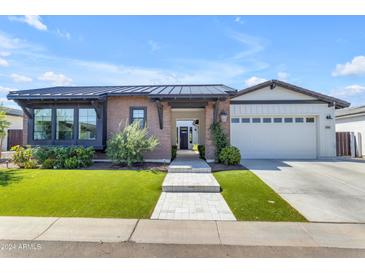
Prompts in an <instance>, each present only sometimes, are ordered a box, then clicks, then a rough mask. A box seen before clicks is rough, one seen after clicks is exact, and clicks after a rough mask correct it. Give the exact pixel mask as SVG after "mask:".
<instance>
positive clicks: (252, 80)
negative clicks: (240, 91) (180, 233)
mask: <svg viewBox="0 0 365 274" xmlns="http://www.w3.org/2000/svg"><path fill="white" fill-rule="evenodd" d="M266 81H267V80H266V79H265V78H259V77H256V76H252V77H250V78H248V79H246V80H245V84H246V86H247V87H252V86H255V85H258V84H261V83H263V82H266Z"/></svg>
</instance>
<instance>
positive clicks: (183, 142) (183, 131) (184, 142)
mask: <svg viewBox="0 0 365 274" xmlns="http://www.w3.org/2000/svg"><path fill="white" fill-rule="evenodd" d="M188 137H189V133H188V127H180V149H188V139H189V138H188Z"/></svg>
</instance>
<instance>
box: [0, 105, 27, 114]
mask: <svg viewBox="0 0 365 274" xmlns="http://www.w3.org/2000/svg"><path fill="white" fill-rule="evenodd" d="M0 111H5V114H6V115H11V116H23V111H22V110H20V109H16V108H7V107H0Z"/></svg>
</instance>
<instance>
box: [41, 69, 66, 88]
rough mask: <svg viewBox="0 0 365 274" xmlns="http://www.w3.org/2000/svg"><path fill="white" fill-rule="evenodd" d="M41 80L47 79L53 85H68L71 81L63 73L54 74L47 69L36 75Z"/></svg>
mask: <svg viewBox="0 0 365 274" xmlns="http://www.w3.org/2000/svg"><path fill="white" fill-rule="evenodd" d="M38 79H39V80H41V81H48V82H51V83H52V84H54V85H69V84H71V82H72V79H71V78H68V77H66V76H65V75H63V74H56V73H54V72H53V71H47V72H45V73H43V74H42V75H40V76H39V77H38Z"/></svg>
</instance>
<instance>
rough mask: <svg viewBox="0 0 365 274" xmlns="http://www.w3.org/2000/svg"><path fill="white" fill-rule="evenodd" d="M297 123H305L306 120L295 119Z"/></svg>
mask: <svg viewBox="0 0 365 274" xmlns="http://www.w3.org/2000/svg"><path fill="white" fill-rule="evenodd" d="M295 122H296V123H304V118H298V117H297V118H295Z"/></svg>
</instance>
